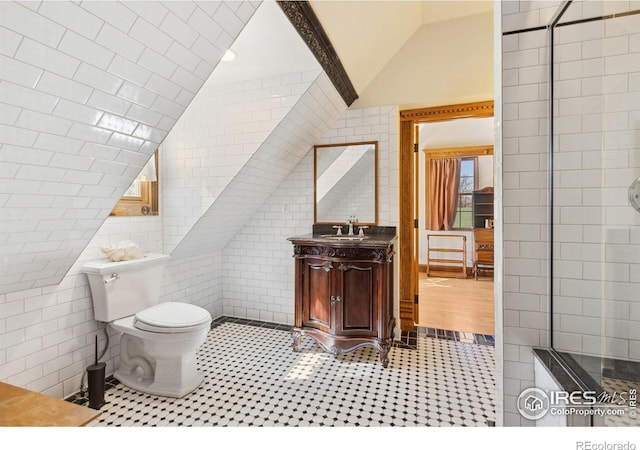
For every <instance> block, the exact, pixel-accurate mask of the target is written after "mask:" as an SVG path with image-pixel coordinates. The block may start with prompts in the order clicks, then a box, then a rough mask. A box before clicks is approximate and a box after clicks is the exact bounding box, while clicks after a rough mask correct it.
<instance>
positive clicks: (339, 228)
mask: <svg viewBox="0 0 640 450" xmlns="http://www.w3.org/2000/svg"><path fill="white" fill-rule="evenodd" d="M333 228H335V229H337V230H338V231H336V235H337V236H342V225H334V226H333Z"/></svg>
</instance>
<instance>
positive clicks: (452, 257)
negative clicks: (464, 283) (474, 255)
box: [427, 234, 467, 278]
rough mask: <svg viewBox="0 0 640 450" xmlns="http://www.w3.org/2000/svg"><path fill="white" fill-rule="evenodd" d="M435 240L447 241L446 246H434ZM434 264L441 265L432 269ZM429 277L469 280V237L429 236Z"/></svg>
mask: <svg viewBox="0 0 640 450" xmlns="http://www.w3.org/2000/svg"><path fill="white" fill-rule="evenodd" d="M433 238H437V239H438V240H440V242H443V240H444V241H447V243H446V244H445V245H446V246H442V244H440V246H437V245H435V244H432V242H431V239H433ZM456 244H457V245H456ZM433 263H436V264H440V265H438V266H436V268H432V265H433ZM442 264H444V265H442ZM427 276H428V277H430V276H436V277H452V278H467V237H466V236H465V235H464V234H428V235H427Z"/></svg>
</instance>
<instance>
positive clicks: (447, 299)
mask: <svg viewBox="0 0 640 450" xmlns="http://www.w3.org/2000/svg"><path fill="white" fill-rule="evenodd" d="M419 283H420V293H419V298H418V304H419V311H420V315H419V322H418V324H417V325H418V326H421V327H427V328H438V329H442V330H451V331H464V332H468V333H477V334H486V335H492V336H493V335H495V322H494V314H495V312H494V293H493V280H492V279H490V278H481V279H478V280H475V279H474V278H473V277H469V278H466V279H462V278H440V277H433V276H431V277H427V274H426V273H424V272H420V278H419Z"/></svg>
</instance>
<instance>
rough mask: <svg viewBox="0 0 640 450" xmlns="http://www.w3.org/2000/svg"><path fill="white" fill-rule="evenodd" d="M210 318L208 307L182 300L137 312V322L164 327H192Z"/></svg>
mask: <svg viewBox="0 0 640 450" xmlns="http://www.w3.org/2000/svg"><path fill="white" fill-rule="evenodd" d="M210 320H211V314H209V311H207V310H206V309H204V308H201V307H199V306H196V305H192V304H190V303H180V302H165V303H160V304H158V305H155V306H152V307H150V308H147V309H145V310H142V311H140V312H138V313H137V314H136V322H142V323H145V324H147V325H152V326H154V327H162V328H177V327H192V326H196V325H202V324H203V323H206V322H208V321H210Z"/></svg>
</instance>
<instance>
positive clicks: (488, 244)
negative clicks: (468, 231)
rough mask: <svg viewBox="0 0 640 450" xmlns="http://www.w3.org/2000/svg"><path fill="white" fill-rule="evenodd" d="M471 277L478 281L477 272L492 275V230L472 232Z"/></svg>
mask: <svg viewBox="0 0 640 450" xmlns="http://www.w3.org/2000/svg"><path fill="white" fill-rule="evenodd" d="M473 248H474V251H473V275H474V277H475V279H476V280H477V279H478V272H480V271H486V272H488V273H489V274H490V275H493V228H476V229H475V230H473Z"/></svg>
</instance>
